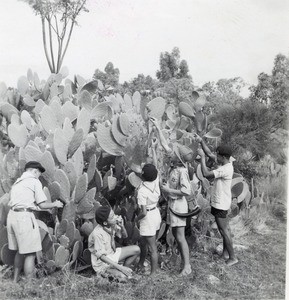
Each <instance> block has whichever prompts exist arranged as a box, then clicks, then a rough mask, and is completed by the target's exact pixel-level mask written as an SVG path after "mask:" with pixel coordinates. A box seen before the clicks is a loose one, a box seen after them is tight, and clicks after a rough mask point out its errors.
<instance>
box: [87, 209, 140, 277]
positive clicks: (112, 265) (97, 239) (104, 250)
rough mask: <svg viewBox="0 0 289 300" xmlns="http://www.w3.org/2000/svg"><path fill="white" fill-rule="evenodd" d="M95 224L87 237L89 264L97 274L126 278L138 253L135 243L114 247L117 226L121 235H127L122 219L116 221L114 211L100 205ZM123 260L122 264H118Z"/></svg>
mask: <svg viewBox="0 0 289 300" xmlns="http://www.w3.org/2000/svg"><path fill="white" fill-rule="evenodd" d="M95 219H96V221H97V223H98V224H97V225H96V227H95V228H94V230H93V232H92V233H91V234H90V236H89V238H88V249H89V250H90V252H91V264H92V267H93V269H94V271H95V272H96V273H97V274H100V275H103V276H109V275H112V276H113V277H115V278H126V277H130V276H131V275H132V269H130V268H129V267H130V265H131V264H132V263H133V262H134V260H135V259H136V258H137V257H138V255H139V254H140V248H139V247H138V246H136V245H133V246H126V247H122V248H116V247H115V241H114V237H115V234H116V230H117V227H118V226H119V227H118V228H120V229H121V233H122V236H123V237H126V236H127V232H126V230H125V227H124V224H123V220H122V219H121V221H118V218H117V216H116V215H115V214H114V211H113V210H112V209H111V208H110V207H108V206H100V207H99V208H97V210H96V212H95ZM120 261H124V263H123V265H121V264H119V262H120Z"/></svg>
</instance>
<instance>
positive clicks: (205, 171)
mask: <svg viewBox="0 0 289 300" xmlns="http://www.w3.org/2000/svg"><path fill="white" fill-rule="evenodd" d="M198 154H199V155H200V157H201V168H202V173H203V175H204V177H207V178H213V177H215V175H214V172H213V171H210V170H209V169H208V168H207V165H206V156H205V153H204V151H203V150H202V149H198Z"/></svg>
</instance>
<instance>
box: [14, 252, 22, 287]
mask: <svg viewBox="0 0 289 300" xmlns="http://www.w3.org/2000/svg"><path fill="white" fill-rule="evenodd" d="M24 258H25V257H24V254H20V253H19V252H18V251H17V252H16V255H15V258H14V278H13V281H14V282H18V280H19V275H20V272H21V271H22V269H23V265H24Z"/></svg>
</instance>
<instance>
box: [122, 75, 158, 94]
mask: <svg viewBox="0 0 289 300" xmlns="http://www.w3.org/2000/svg"><path fill="white" fill-rule="evenodd" d="M157 86H158V81H157V80H156V79H153V78H152V77H151V76H149V75H148V76H145V75H144V74H138V75H137V77H135V78H133V79H132V80H130V81H129V82H127V81H125V82H124V83H123V88H124V89H125V91H126V92H131V93H132V94H133V93H134V92H135V91H139V92H140V93H143V94H149V93H152V92H154V90H155V89H156V88H157Z"/></svg>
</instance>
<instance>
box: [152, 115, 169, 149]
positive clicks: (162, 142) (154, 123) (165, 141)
mask: <svg viewBox="0 0 289 300" xmlns="http://www.w3.org/2000/svg"><path fill="white" fill-rule="evenodd" d="M150 121H151V122H152V123H153V125H154V126H155V128H156V130H157V133H158V136H159V139H160V144H161V145H162V147H163V148H164V150H165V151H166V152H171V151H172V149H171V148H170V147H169V145H168V143H167V140H166V139H165V137H164V135H163V133H162V131H161V128H160V125H159V124H158V121H157V119H156V118H152V117H151V118H150Z"/></svg>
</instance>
